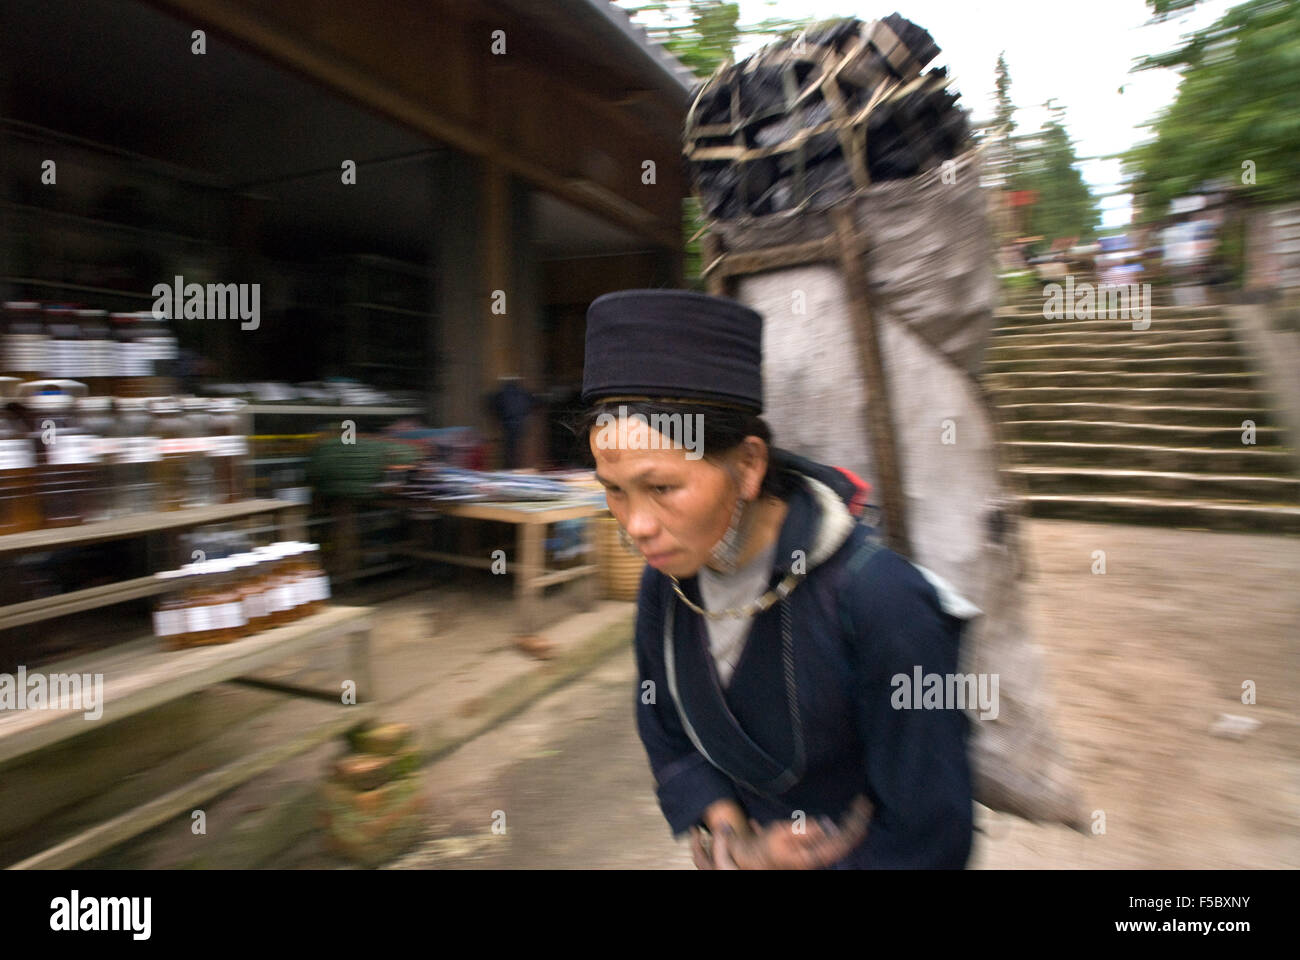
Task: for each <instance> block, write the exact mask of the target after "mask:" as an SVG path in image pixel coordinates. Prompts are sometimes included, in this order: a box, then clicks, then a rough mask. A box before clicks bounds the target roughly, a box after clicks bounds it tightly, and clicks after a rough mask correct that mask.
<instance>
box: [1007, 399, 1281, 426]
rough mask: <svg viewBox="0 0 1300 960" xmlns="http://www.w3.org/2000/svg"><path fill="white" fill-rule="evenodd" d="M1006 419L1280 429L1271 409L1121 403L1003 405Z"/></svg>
mask: <svg viewBox="0 0 1300 960" xmlns="http://www.w3.org/2000/svg"><path fill="white" fill-rule="evenodd" d="M998 411H999V413H1000V415H1001V417H1002V419H1004V420H1091V421H1101V420H1110V421H1119V422H1121V423H1141V424H1159V425H1163V426H1193V427H1221V428H1224V429H1228V430H1238V431H1240V430H1242V429H1244V427H1242V421H1243V420H1250V421H1252V422H1254V424H1255V426H1257V427H1264V426H1269V427H1275V426H1278V423H1277V419H1276V418H1277V415H1276V414H1275V413H1274V412H1273V411H1272V410H1271V409H1269V408H1268V407H1257V408H1255V409H1250V408H1248V407H1213V406H1209V407H1198V406H1189V405H1182V404H1161V405H1147V406H1135V405H1131V404H1119V403H1009V404H999V405H998Z"/></svg>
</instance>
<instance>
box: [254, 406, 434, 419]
mask: <svg viewBox="0 0 1300 960" xmlns="http://www.w3.org/2000/svg"><path fill="white" fill-rule="evenodd" d="M244 412H245V413H251V414H254V415H261V414H275V413H280V414H304V415H305V414H317V415H320V416H332V417H333V416H372V417H410V416H416V415H418V414H422V413H424V408H423V407H318V406H313V405H311V404H296V403H250V404H249V405H248V406H247V407H245V408H244Z"/></svg>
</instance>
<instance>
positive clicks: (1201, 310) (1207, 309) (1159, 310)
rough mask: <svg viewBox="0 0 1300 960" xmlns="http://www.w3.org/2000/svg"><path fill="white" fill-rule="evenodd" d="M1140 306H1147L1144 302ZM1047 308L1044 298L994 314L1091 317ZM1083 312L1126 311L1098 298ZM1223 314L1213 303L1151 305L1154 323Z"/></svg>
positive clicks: (1129, 319) (1143, 312)
mask: <svg viewBox="0 0 1300 960" xmlns="http://www.w3.org/2000/svg"><path fill="white" fill-rule="evenodd" d="M1139 306H1141V307H1145V305H1144V304H1143V305H1139ZM1046 309H1047V299H1046V298H1044V299H1042V300H1036V301H1034V302H1032V303H1023V304H1016V305H1015V306H1014V307H1012V308H1010V309H1008V308H1007V307H996V308H994V310H993V315H994V316H995V317H1038V318H1040V319H1042V320H1058V321H1065V320H1087V319H1090V317H1088V316H1086V315H1085V316H1080V315H1079V312H1078V311H1076V312H1075V315H1074V316H1070V315H1069V311H1064V313H1065V315H1064V316H1057V315H1056V312H1055V311H1052V310H1048V312H1049V313H1051V314H1053V315H1052V316H1050V317H1049V316H1044V314H1043V311H1044V310H1046ZM1083 312H1084V313H1085V314H1086V313H1091V314H1093V318H1105V317H1109V318H1111V319H1112V320H1118V319H1121V318H1123V314H1124V311H1123V310H1121V309H1118V308H1117V309H1115V310H1108V309H1107V305H1106V304H1104V303H1103V304H1100V305H1099V304H1098V303H1097V302H1096V300H1094V301H1093V309H1092V310H1091V311H1083ZM1138 313H1140V314H1141V316H1142V317H1145V316H1146V314H1147V311H1146V310H1145V309H1140V310H1139V311H1138ZM1223 316H1224V310H1223V307H1220V306H1213V305H1210V306H1204V307H1178V306H1174V305H1172V304H1155V305H1154V306H1152V307H1151V322H1152V324H1155V323H1156V322H1157V321H1158V320H1185V319H1188V318H1195V317H1209V318H1212V319H1215V320H1221V319H1222V318H1223ZM1123 319H1124V322H1125V323H1132V322H1133V320H1132V313H1129V315H1128V317H1127V318H1123Z"/></svg>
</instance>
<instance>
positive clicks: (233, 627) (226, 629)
mask: <svg viewBox="0 0 1300 960" xmlns="http://www.w3.org/2000/svg"><path fill="white" fill-rule="evenodd" d="M209 562H210V563H211V564H212V580H213V584H212V589H213V593H214V595H215V602H214V603H213V605H212V620H213V625H214V627H215V629H216V631H217V633H216V636H215V637H214V638H213V641H212V642H213V643H230V642H232V641H234V640H238V639H239V638H240V637H243V636H246V635H247V633H248V618H247V617H246V616H245V614H244V603H243V598H242V597H241V596H240V593H239V589H238V586H237V574H236V567H235V564H233V563H231V562H230V560H229V558H224V559H220V560H212V561H209Z"/></svg>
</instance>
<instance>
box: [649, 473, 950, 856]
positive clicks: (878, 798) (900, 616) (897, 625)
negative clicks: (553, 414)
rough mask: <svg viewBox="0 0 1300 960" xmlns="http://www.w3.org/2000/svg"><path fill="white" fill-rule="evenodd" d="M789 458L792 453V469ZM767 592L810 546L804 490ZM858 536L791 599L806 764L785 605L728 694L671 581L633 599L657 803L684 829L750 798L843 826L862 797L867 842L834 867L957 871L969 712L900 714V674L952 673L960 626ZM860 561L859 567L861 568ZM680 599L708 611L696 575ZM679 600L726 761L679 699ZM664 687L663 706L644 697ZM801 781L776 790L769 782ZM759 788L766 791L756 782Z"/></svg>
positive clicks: (815, 509) (865, 534)
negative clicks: (673, 691)
mask: <svg viewBox="0 0 1300 960" xmlns="http://www.w3.org/2000/svg"><path fill="white" fill-rule="evenodd" d="M793 460H794V461H795V463H796V469H798V470H799V471H800V472H805V473H808V474H809V475H815V476H817V477H818V479H820V480H822V482H825V483H826V484H827V485H828V486H832V487H833V489H835V490H836V491H837V493H839V494H840V495H842V496H844V495H846V494H847V491H846V490H845V489H844V487H843V485H842V484H840V485H838V486H835V485H833V481H834V477H833V474H834V473H835V471H834V469H833V468H830V467H824V466H822V465H819V464H813V463H811V462H809V461H806V460H799V459H798V458H793ZM787 462H790V458H787ZM788 507H789V509H788V512H787V516H786V520H785V523H784V525H783V526H782V529H781V534H780V537H779V540H778V549H777V560H776V562H775V565H774V566H775V569H774V570H773V573H772V577H771V580H770V582H769V586H775V585H776V584H777V583H778V582H779V581H780V578H781V576H782V575H783V574H784V570H785V569H787V568H788V564H783V563H782V558H788V557H789V556H790V555H791V550H792V549H794V548H797V547H799V546H800V545H807V544H808V543H810V542H811V540H812V538H813V536H814V534H815V531H816V530H817V528H818V521H819V509H820V508H819V506H818V504H817V502H816V501H815V499H814V498H813V497H812V496H810V495H809V494H808V493H807V492H806V491H805V490H803V489H800V490H796V491H795V492H794V493H792V494H791V496H790V497H789V499H788ZM872 534H873V531H872V529H871V528H870V527H867V526H865V525H858V526H857V527H856V528H854V530H853V532H852V534H851V535H850V536H849V538H848V539H847V540H846V541H845V542H844V543H843V544H842V545H841V546H840V547H839V549H838V550H836V552H835V553H834V554H833V555H832V556H831V557H830V558H829V559H827V560H826V561H825V562H824V563H822V564H821V565H820V566H817V567H814V568H813V569H811V570H810V571H809V573H808V576H807V578H806V579H805V580H804V581H803V582H802V583H801V584H800V585H799V587H798V588H797V589H796V590H795V591H794V592H793V593H792V594H791V595H790V598H789V603H790V605H791V609H790V613H791V625H792V628H793V629H792V635H793V640H794V657H793V660H794V678H795V684H794V687H795V690H796V698H795V699H796V705H797V715H798V723H799V728H800V730H801V733H802V741H803V744H804V754H805V756H804V757H803V758H802V759H803V762H802V763H800V762H799V759H800V758H798V757H797V756H796V749H795V743H796V738H795V736H794V726H793V722H792V715H791V711H790V710H789V709H788V708H789V704H788V702H787V694H786V682H785V673H784V669H783V657H782V636H781V612H780V604H776V605H774V606H773V607H772V608H771V609H769V610H767V611H765V612H763V613H760V614H758V615H757V616H756V617H755V618H754V622H753V627H752V629H751V633H750V636H749V640H748V642H747V644H746V647H745V651H744V653H743V654H742V656H741V658H740V661H739V662H738V663H737V665H736V670H735V673H734V674H733V676H732V679H731V682H730V684H729V685H728V686H727V687H726V688H723V687H722V686H721V684H720V683H719V682H718V678H717V674H716V669H715V667H714V665H713V661H712V658H711V657H710V656H709V653H708V642H707V635H706V632H705V630H704V627H703V618H701V617H700V616H699V615H697V614H695V613H693V612H692V611H691V610H690V609H689V608H688V607H686V605H685V604H683V603H681V602H680V601H679V600H677V598H676V597H675V596H673V594H672V584H671V581H670V580H669V578H668V577H667V576H665V575H664V574H662V573H660V572H659V571H657V570H655V569H654V568H653V567H647V568H646V571H645V573H644V574H643V576H642V580H641V589H640V594H639V597H638V602H637V625H636V639H635V646H636V660H637V668H638V671H639V677H638V688H637V707H636V718H637V730H638V732H639V734H640V737H641V741H642V744H643V745H644V747H645V750H646V753H647V756H648V758H649V761H650V766H651V769H652V771H653V772H654V775H655V779H656V783H657V796H658V799H659V804H660V808H661V809H662V811H663V814H664V817H665V818H666V819H667V821H668V824H669V827H670V828H671V830H672V831H673V833H675V834H680V833H682V832H684V831H686V830H688V829H689V828H690V827H692V826H694V825H696V824H698V823H700V822H701V820H700V818H701V815H702V814H703V811H704V810H705V808H707V807H708V806H709V805H710V804H712V803H713V802H715V801H717V800H721V799H730V800H734V801H736V802H737V803H739V804H740V805H741V806H742V807H743V808H744V809H745V811H746V812H747V814H748V815H749V816H750V817H751V818H752V819H754V820H757V821H758V822H759V823H770V822H774V821H778V820H780V821H784V822H791V818H792V816H793V814H794V812H795V811H803V812H804V813H805V815H806V816H808V817H819V816H830V817H833V818H838V817H840V816H842V815H843V814H844V813H845V812H846V810H847V809H848V807H849V805H850V803H851V802H852V800H853V798H854V796H855V795H857V794H859V793H865V794H866V796H867V797H868V798H869V799H870V800H871V802H872V804H873V805H874V807H875V810H874V813H873V815H872V821H871V826H870V829H869V831H868V834H867V837H866V839H865V840H864V841H863V842H862V844H860V845H859V846H858V847H857V848H856V849H855V850H854V851H853V852H852V853H851V854H849V855H848V856H847V857H845V859H844V860H842V861H841V862H840V863H838V864H835V867H836V868H839V869H849V868H865V867H876V868H883V867H944V868H961V867H963V866H965V864H966V861H967V859H968V857H969V855H970V847H971V838H972V829H973V819H972V795H971V773H970V767H969V761H968V757H967V748H966V742H967V736H968V733H969V731H968V721H967V719H966V716H965V713H964V711H961V710H951V709H937V710H926V709H901V710H900V709H895V708H894V707H893V705H892V704H891V698H892V696H893V694H894V692H895V688H894V686H893V685H892V684H891V678H892V677H894V676H895V675H896V674H900V673H901V674H904V675H906V676H908V677H909V678H911V677H912V676H913V671H914V669H915V668H916V667H918V666H919V667H920V668H921V670H922V673H924V674H929V673H938V674H941V675H946V674H952V673H956V672H957V670H958V650H959V645H960V638H961V632H962V626H963V621H961V620H959V619H957V618H955V617H952V616H950V615H949V614H947V613H945V612H944V611H943V609H942V607H941V605H940V602H939V598H938V596H937V595H936V593H935V590H934V588H933V587H932V586H931V585H930V583H929V582H928V581H927V580H926V579H925V577H924V576H922V574H921V573H920V572H919V571H917V569H916V568H915V567H913V566H912V565H911V564H910V563H909V562H908V561H907V560H906V559H904V558H903V557H901V556H899V555H898V554H896V553H894V552H893V551H891V550H889V549H888V548H885V547H883V546H880V545H879V544H878V543H873V542H872ZM854 561H856V563H855V562H854ZM681 586H682V590H683V592H684V593H685V594H686V595H687V596H688V597H690V598H691V600H692V602H694V603H697V604H700V605H701V606H703V603H702V600H701V597H700V594H699V588H698V582H697V578H695V577H692V578H689V579H685V580H682V581H681ZM670 600H671V601H672V602H673V603H674V604H675V606H674V609H673V621H674V642H673V648H672V649H673V656H674V658H675V660H676V671H675V673H676V677H677V689H678V696H679V697H680V699H681V703H682V705H683V707H684V708H685V710H686V712H687V715H688V716H689V717H690V720H691V726H692V727H693V729H694V731H695V733H696V735H697V736H698V737H699V739H700V741H701V745H702V746H703V747H704V749H705V750H706V751H707V753H708V756H709V757H712V759H713V761H714V762H715V763H717V764H719V765H720V767H721V768H722V769H719V766H714V763H711V762H710V761H709V760H708V759H706V757H705V756H704V755H703V754H702V753H701V752H700V751H699V750H698V749H697V748H696V746H695V745H694V743H693V742H692V741H691V739H690V737H689V735H688V733H687V732H686V727H685V725H684V724H683V722H682V717H681V715H680V714H679V713H678V708H677V704H676V703H675V701H674V698H673V697H672V696H671V695H670V693H669V687H668V678H667V674H666V668H665V661H664V617H665V613H666V608H667V604H668V603H669V601H670ZM646 680H649V681H652V682H653V684H654V686H653V687H652V688H649V689H652V690H653V691H654V692H655V695H654V697H653V698H652V699H653V702H651V703H646V702H644V701H645V700H647V699H651V698H648V697H647V696H646V691H647V688H646V687H645V686H644V681H646ZM783 770H789V771H793V773H794V774H797V777H798V779H797V780H796V781H795V782H794V783H793V785H792V786H789V787H788V788H787V789H784V790H782V791H780V792H775V793H768V792H764V791H765V790H766V789H767V787H766V786H765V785H770V784H771V783H774V782H780V780H779V778H774V777H773V774H775V773H778V772H781V771H783ZM750 784H755V785H756V786H749V785H750Z"/></svg>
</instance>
